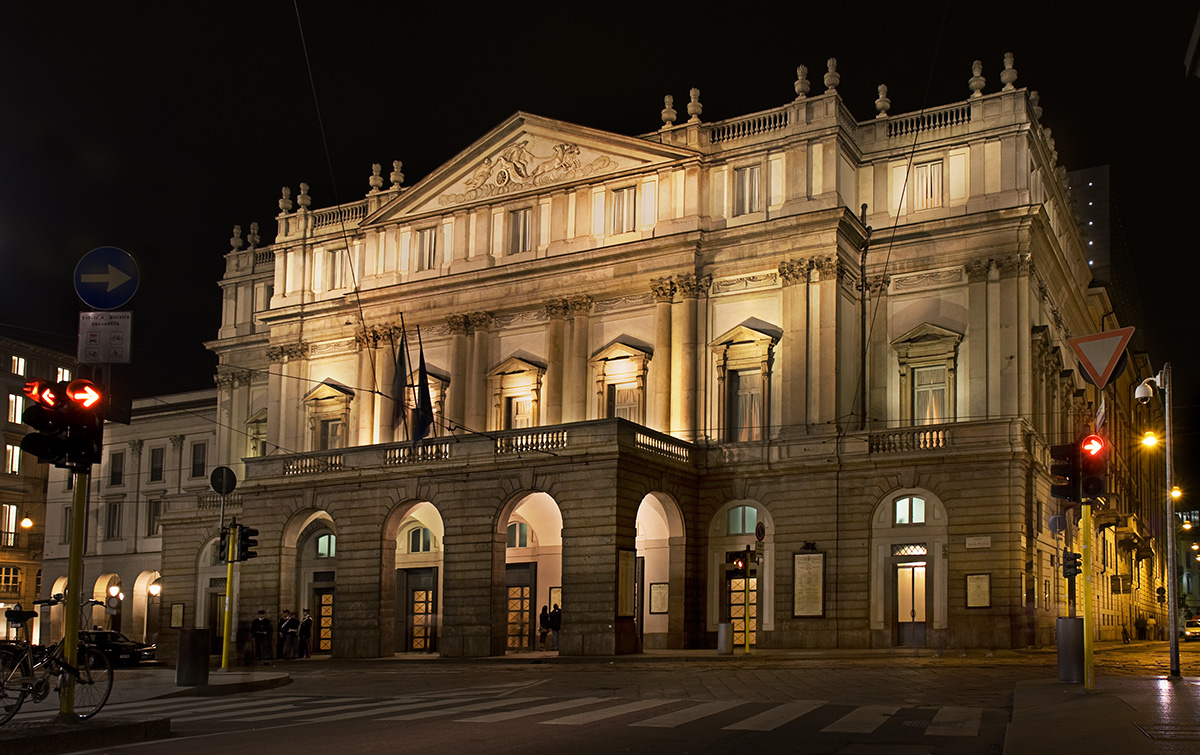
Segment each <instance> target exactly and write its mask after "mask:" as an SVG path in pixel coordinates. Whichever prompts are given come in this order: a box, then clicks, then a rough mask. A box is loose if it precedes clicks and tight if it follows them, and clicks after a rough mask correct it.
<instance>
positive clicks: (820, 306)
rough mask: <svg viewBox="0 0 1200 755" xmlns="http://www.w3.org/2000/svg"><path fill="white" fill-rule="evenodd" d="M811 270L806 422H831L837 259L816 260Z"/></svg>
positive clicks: (833, 411) (834, 391) (835, 396)
mask: <svg viewBox="0 0 1200 755" xmlns="http://www.w3.org/2000/svg"><path fill="white" fill-rule="evenodd" d="M815 269H816V272H817V278H816V282H815V283H813V284H812V286H811V289H810V291H811V293H812V297H813V299H814V300H815V301H814V302H813V303H814V306H813V308H812V309H813V310H814V311H813V314H814V315H815V323H814V327H812V328H810V329H809V332H810V333H811V335H812V336H814V337H815V338H814V340H815V343H813V342H812V341H810V347H811V348H812V358H813V361H812V371H811V373H810V374H811V375H812V380H811V381H810V386H811V390H810V393H809V405H810V406H811V407H812V410H811V413H810V414H809V424H810V425H815V424H820V423H824V422H831V421H833V420H834V419H836V418H837V416H838V411H837V406H838V401H837V399H838V382H837V379H838V375H837V357H838V352H837V346H838V344H837V336H838V333H837V296H838V290H837V286H838V260H837V258H836V257H823V258H821V259H820V260H818V261H817V264H816V268H815Z"/></svg>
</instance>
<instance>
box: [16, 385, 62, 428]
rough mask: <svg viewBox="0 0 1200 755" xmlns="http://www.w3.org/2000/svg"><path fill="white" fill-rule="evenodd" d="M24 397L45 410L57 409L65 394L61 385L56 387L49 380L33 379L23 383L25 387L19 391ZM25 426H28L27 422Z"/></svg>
mask: <svg viewBox="0 0 1200 755" xmlns="http://www.w3.org/2000/svg"><path fill="white" fill-rule="evenodd" d="M21 392H22V393H24V394H25V396H26V397H27V398H28V399H29V400H30V401H33V402H34V403H36V404H40V405H42V406H44V407H46V408H47V409H56V408H59V407H60V406H61V405H62V403H63V400H64V398H65V392H64V391H63V388H62V385H56V384H54V383H51V382H50V381H49V380H42V379H41V378H35V379H33V380H30V381H29V382H27V383H25V387H24V388H22V389H21ZM26 424H29V423H28V422H27V423H26Z"/></svg>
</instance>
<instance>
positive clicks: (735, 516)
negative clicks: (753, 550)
mask: <svg viewBox="0 0 1200 755" xmlns="http://www.w3.org/2000/svg"><path fill="white" fill-rule="evenodd" d="M757 526H758V509H756V508H754V507H753V506H734V507H733V508H732V509H730V510H729V534H730V535H749V534H750V533H752V532H754V528H755V527H757Z"/></svg>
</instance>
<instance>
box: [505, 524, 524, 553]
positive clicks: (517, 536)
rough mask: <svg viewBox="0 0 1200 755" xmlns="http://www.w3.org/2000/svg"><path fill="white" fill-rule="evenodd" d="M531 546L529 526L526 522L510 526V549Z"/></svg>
mask: <svg viewBox="0 0 1200 755" xmlns="http://www.w3.org/2000/svg"><path fill="white" fill-rule="evenodd" d="M528 545H529V525H528V524H526V523H525V522H513V523H512V524H510V525H508V547H509V548H525V547H528Z"/></svg>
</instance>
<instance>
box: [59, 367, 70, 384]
mask: <svg viewBox="0 0 1200 755" xmlns="http://www.w3.org/2000/svg"><path fill="white" fill-rule="evenodd" d="M58 382H60V383H69V382H71V370H70V368H68V367H59V368H58Z"/></svg>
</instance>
